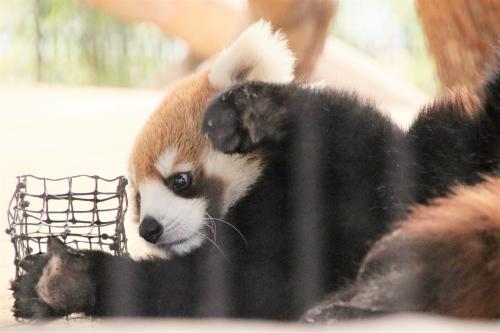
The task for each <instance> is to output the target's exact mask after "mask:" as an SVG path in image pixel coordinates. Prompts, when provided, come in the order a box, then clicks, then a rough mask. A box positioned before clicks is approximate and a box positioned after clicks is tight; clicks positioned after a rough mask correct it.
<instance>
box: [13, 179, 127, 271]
mask: <svg viewBox="0 0 500 333" xmlns="http://www.w3.org/2000/svg"><path fill="white" fill-rule="evenodd" d="M126 186H127V179H126V178H125V177H123V176H120V177H116V178H113V179H106V178H102V177H99V176H90V175H77V176H72V177H65V178H41V177H36V176H33V175H22V176H18V177H17V186H16V189H15V191H14V194H13V196H12V199H11V201H10V203H9V208H8V212H7V222H8V228H7V230H6V232H7V233H8V234H9V235H10V236H11V240H12V243H13V245H14V251H15V261H14V264H15V265H16V276H19V274H21V269H20V267H19V265H18V263H19V261H20V260H21V259H22V258H24V257H25V256H26V255H28V254H38V253H45V252H46V244H47V239H48V238H49V237H52V236H58V237H59V238H61V239H62V240H63V241H64V242H65V243H66V244H68V245H69V246H71V247H73V248H75V249H90V250H97V249H98V250H102V251H107V252H111V253H112V254H114V255H123V254H126V253H127V238H126V236H125V228H124V219H125V213H126V211H127V208H128V199H127V194H126V189H125V188H126Z"/></svg>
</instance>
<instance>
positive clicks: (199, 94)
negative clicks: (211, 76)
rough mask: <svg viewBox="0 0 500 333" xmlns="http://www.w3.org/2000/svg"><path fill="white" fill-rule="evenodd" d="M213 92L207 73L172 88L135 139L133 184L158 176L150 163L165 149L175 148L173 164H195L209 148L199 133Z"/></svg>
mask: <svg viewBox="0 0 500 333" xmlns="http://www.w3.org/2000/svg"><path fill="white" fill-rule="evenodd" d="M214 93H215V91H214V90H213V88H212V87H211V85H210V83H209V81H208V72H207V71H205V72H201V73H197V74H194V75H191V76H189V77H187V78H185V79H184V80H182V81H180V82H179V83H178V84H176V85H175V86H174V88H173V89H172V90H171V91H170V92H169V94H168V95H167V96H166V98H165V99H164V101H163V102H162V104H161V105H160V106H159V107H158V109H157V110H156V111H155V112H154V113H153V115H151V117H150V118H149V119H148V121H147V122H146V124H145V126H144V128H143V129H142V130H141V132H140V133H139V135H138V136H137V138H136V141H135V145H134V147H133V150H132V155H131V157H130V164H131V165H133V170H134V176H135V181H136V182H137V183H140V182H141V181H142V180H144V179H146V178H158V177H159V176H160V175H159V173H158V171H157V170H156V169H155V168H154V163H155V162H156V161H157V160H158V157H159V156H160V155H161V154H162V152H164V151H165V149H167V148H169V147H172V148H176V149H177V160H176V161H175V163H184V162H190V163H193V164H194V165H195V166H196V165H197V164H198V163H199V158H200V157H201V155H202V152H203V151H204V150H205V149H206V148H208V147H209V142H208V140H207V139H206V138H205V137H204V136H203V135H202V131H201V119H202V118H201V117H202V112H203V110H204V108H205V106H206V103H207V101H208V99H209V98H210V97H211V96H213V95H214Z"/></svg>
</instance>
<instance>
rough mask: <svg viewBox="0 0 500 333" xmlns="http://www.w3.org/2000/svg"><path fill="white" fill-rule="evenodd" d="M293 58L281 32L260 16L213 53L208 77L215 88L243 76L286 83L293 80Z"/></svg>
mask: <svg viewBox="0 0 500 333" xmlns="http://www.w3.org/2000/svg"><path fill="white" fill-rule="evenodd" d="M294 62H295V57H294V56H293V54H292V52H291V51H290V50H289V49H288V47H287V42H286V40H285V38H284V37H283V36H282V34H281V33H279V32H276V33H273V32H272V28H271V24H270V23H268V22H265V21H262V20H261V21H259V22H257V23H255V24H253V25H252V26H250V27H249V28H247V29H246V30H245V31H243V32H242V33H241V35H240V36H239V37H238V38H237V39H236V40H235V41H234V42H233V43H232V44H231V45H230V46H229V47H227V48H226V49H224V50H223V51H222V52H221V53H220V54H219V55H217V56H216V58H215V60H214V63H213V66H212V69H211V71H210V74H209V81H210V84H211V85H212V86H213V87H215V88H216V89H224V88H226V87H229V86H231V85H233V84H235V83H237V82H241V81H247V80H255V81H267V82H281V83H287V82H290V81H292V80H293V69H294Z"/></svg>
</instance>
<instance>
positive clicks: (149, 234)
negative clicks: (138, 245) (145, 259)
mask: <svg viewBox="0 0 500 333" xmlns="http://www.w3.org/2000/svg"><path fill="white" fill-rule="evenodd" d="M162 233H163V227H162V225H161V224H160V223H159V222H158V221H156V220H155V219H154V218H152V217H149V216H146V217H145V218H144V219H143V220H142V222H141V225H140V226H139V235H140V236H141V237H142V238H144V239H145V240H147V241H148V242H150V243H153V244H154V243H156V242H157V241H158V239H159V238H160V236H161V234H162Z"/></svg>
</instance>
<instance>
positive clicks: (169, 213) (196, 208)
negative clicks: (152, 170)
mask: <svg viewBox="0 0 500 333" xmlns="http://www.w3.org/2000/svg"><path fill="white" fill-rule="evenodd" d="M139 192H140V194H141V216H140V220H141V221H142V220H143V219H144V217H146V216H150V217H152V218H154V219H155V220H157V221H158V222H159V223H160V224H161V225H162V226H163V230H164V231H163V234H162V236H161V237H160V239H159V240H158V242H157V243H156V244H157V245H160V246H161V245H164V246H169V244H170V243H175V242H179V241H185V242H183V243H182V244H179V245H183V246H182V247H181V246H175V245H174V246H171V247H170V248H171V250H172V251H174V252H177V250H178V249H180V250H182V253H185V252H189V250H191V249H193V248H194V247H197V246H199V245H200V244H201V242H200V239H199V238H202V236H201V235H200V233H201V232H202V231H201V229H202V228H203V226H204V225H205V224H206V223H205V218H206V208H207V201H206V200H205V199H204V198H192V199H187V198H182V197H179V196H178V195H176V194H174V193H173V192H172V191H170V190H169V189H168V188H167V187H166V186H165V185H164V184H163V182H161V181H159V180H148V181H146V182H144V183H142V184H140V185H139ZM177 253H179V252H177Z"/></svg>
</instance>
